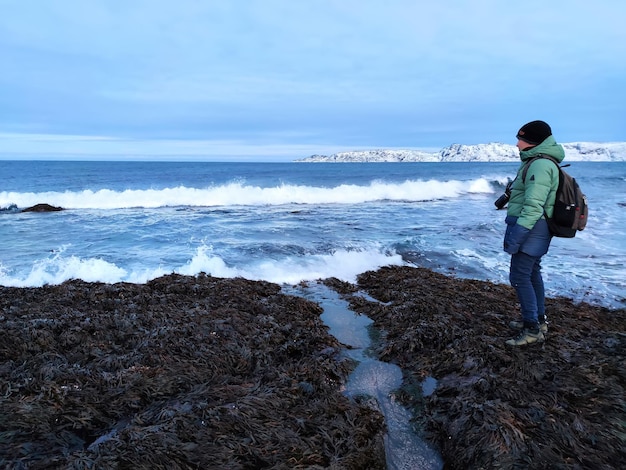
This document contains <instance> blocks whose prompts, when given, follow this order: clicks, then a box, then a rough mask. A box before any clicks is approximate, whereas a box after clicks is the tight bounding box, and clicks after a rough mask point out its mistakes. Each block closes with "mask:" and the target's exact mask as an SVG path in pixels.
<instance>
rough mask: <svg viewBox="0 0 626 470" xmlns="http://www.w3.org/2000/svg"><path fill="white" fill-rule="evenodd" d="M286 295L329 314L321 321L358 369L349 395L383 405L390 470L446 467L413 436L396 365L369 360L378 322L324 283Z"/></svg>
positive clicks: (426, 385) (288, 291)
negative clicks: (397, 396)
mask: <svg viewBox="0 0 626 470" xmlns="http://www.w3.org/2000/svg"><path fill="white" fill-rule="evenodd" d="M283 292H285V293H286V294H291V295H299V296H301V297H304V298H306V299H308V300H311V301H313V302H316V303H317V304H319V305H320V306H321V307H322V308H323V309H324V312H323V313H322V315H321V319H322V321H323V322H324V323H325V324H326V325H327V326H328V327H329V329H330V333H331V334H332V335H333V336H334V337H335V338H337V339H338V340H339V341H340V342H341V343H343V344H344V345H346V346H349V347H350V348H351V349H346V350H345V354H346V355H347V356H348V357H350V358H352V359H354V360H355V361H358V363H359V364H358V365H357V367H356V369H355V370H354V371H353V372H352V374H350V377H349V378H348V383H347V384H346V388H345V390H344V393H345V394H346V395H347V396H350V397H353V396H359V395H367V396H370V397H372V398H374V399H376V401H377V402H378V406H379V408H380V411H381V413H382V414H383V416H384V417H385V423H386V425H387V433H386V435H385V437H384V441H385V454H386V460H387V468H389V469H391V470H409V469H410V470H422V469H424V470H431V469H433V470H434V469H437V470H439V469H441V468H443V462H442V459H441V457H440V455H439V454H438V453H437V452H436V451H435V450H434V449H433V448H432V447H431V446H430V445H429V444H427V443H426V442H425V441H423V440H422V439H420V437H419V436H418V435H417V434H416V433H415V432H414V431H413V429H412V426H411V423H410V419H411V413H410V412H409V411H408V410H407V409H406V408H404V407H403V406H402V405H401V404H399V403H397V402H396V401H395V400H394V399H393V395H392V392H393V391H394V390H397V389H398V388H400V386H401V384H402V370H401V369H400V368H399V367H398V366H396V365H394V364H389V363H386V362H381V361H378V360H376V359H373V358H372V357H370V356H368V353H367V349H368V348H369V347H370V345H371V338H370V335H369V329H368V326H369V325H371V324H372V323H373V320H371V319H370V318H368V317H367V316H365V315H357V314H356V313H354V312H353V311H351V310H350V309H349V308H348V303H347V302H346V301H345V300H343V299H341V298H340V296H339V294H337V293H336V292H335V291H333V290H332V289H329V288H328V287H326V286H324V285H323V284H311V285H308V286H306V287H302V286H297V287H289V288H283ZM371 300H373V299H371ZM432 386H433V383H432V382H430V381H429V382H427V383H424V384H423V387H422V388H423V391H424V393H426V394H427V393H432ZM429 389H431V390H429Z"/></svg>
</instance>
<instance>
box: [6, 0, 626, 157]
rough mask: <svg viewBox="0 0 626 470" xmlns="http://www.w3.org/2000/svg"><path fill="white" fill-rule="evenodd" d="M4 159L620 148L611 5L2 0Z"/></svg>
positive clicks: (622, 40) (624, 100) (622, 124)
mask: <svg viewBox="0 0 626 470" xmlns="http://www.w3.org/2000/svg"><path fill="white" fill-rule="evenodd" d="M0 9H1V11H2V14H1V15H0V57H1V58H2V71H1V73H0V158H3V159H7V158H10V159H13V158H82V157H89V158H109V157H111V156H113V157H116V158H129V159H137V158H147V159H150V158H154V159H175V158H176V156H187V157H186V159H190V158H191V159H222V160H227V159H235V160H236V159H247V160H255V159H256V160H262V159H265V160H292V159H297V158H303V157H306V156H309V155H311V154H315V153H319V154H330V153H334V152H337V151H345V150H362V149H370V148H421V149H440V148H442V147H445V146H447V145H450V144H453V143H461V144H478V143H489V142H502V143H510V144H514V143H515V141H514V136H515V133H516V131H517V129H518V128H519V127H520V126H521V125H522V124H524V123H525V122H527V121H530V120H534V119H543V120H546V121H547V122H549V123H550V124H551V126H552V128H553V131H554V135H555V137H556V138H557V140H558V141H560V142H577V141H593V142H609V141H626V86H624V84H625V83H626V27H625V24H626V2H624V1H623V0H596V1H595V2H589V1H588V0H584V1H579V0H553V1H547V0H538V1H536V0H527V1H525V2H523V3H520V2H506V1H502V0H467V1H460V0H449V1H445V0H442V1H441V2H426V1H419V0H388V1H382V0H298V1H295V0H177V1H171V0H89V1H86V0H0Z"/></svg>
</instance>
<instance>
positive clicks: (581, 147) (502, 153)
mask: <svg viewBox="0 0 626 470" xmlns="http://www.w3.org/2000/svg"><path fill="white" fill-rule="evenodd" d="M563 148H564V149H565V159H566V160H569V161H590V162H592V161H593V162H621V161H626V142H608V143H596V142H573V143H569V144H563ZM518 159H519V152H518V150H517V147H515V146H514V145H508V144H500V143H491V144H477V145H462V144H452V145H450V146H449V147H445V148H443V149H441V150H440V151H439V152H435V153H428V152H423V151H420V150H398V149H389V150H383V149H379V150H360V151H353V152H340V153H335V154H333V155H328V156H326V155H312V156H310V157H307V158H303V159H300V160H296V161H297V162H337V163H340V162H509V161H511V162H514V161H517V160H518Z"/></svg>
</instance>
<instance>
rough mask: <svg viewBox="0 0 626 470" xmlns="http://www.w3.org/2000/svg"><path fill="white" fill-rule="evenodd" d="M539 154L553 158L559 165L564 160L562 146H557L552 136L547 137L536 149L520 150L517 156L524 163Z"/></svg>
mask: <svg viewBox="0 0 626 470" xmlns="http://www.w3.org/2000/svg"><path fill="white" fill-rule="evenodd" d="M540 153H542V154H544V155H548V156H550V157H552V158H554V159H555V160H556V161H557V162H559V163H561V162H562V161H563V159H564V158H565V150H563V146H562V145H560V144H557V143H556V140H555V139H554V137H553V136H549V137H548V138H547V139H546V140H544V141H543V142H541V143H540V144H539V145H537V146H536V147H532V148H529V149H528V150H521V151H520V153H519V154H520V158H521V159H522V161H523V162H524V161H526V160H528V159H529V158H532V157H535V156H537V155H539V154H540Z"/></svg>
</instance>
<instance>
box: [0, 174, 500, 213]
mask: <svg viewBox="0 0 626 470" xmlns="http://www.w3.org/2000/svg"><path fill="white" fill-rule="evenodd" d="M493 192H494V189H493V187H492V185H491V184H490V182H489V181H488V180H487V179H484V178H479V179H475V180H470V181H458V180H452V181H440V180H407V181H404V182H401V183H388V182H382V181H373V182H371V183H370V184H368V185H354V184H342V185H339V186H335V187H330V188H328V187H321V186H307V185H287V184H285V185H280V186H274V187H260V186H251V185H245V184H243V183H240V182H233V183H228V184H224V185H219V186H213V187H208V188H203V189H199V188H189V187H186V186H178V187H173V188H165V189H143V190H138V189H128V190H123V191H116V190H112V189H100V190H97V191H93V190H84V191H65V192H54V191H48V192H40V193H34V192H26V193H20V192H0V207H12V206H13V207H15V206H16V207H20V208H24V207H30V206H33V205H35V204H40V203H47V204H50V205H52V206H58V207H63V208H64V209H126V208H136V207H143V208H158V207H181V206H187V207H194V206H195V207H213V206H232V205H237V206H258V205H264V206H266V205H283V204H359V203H366V202H374V201H410V202H420V201H431V200H440V199H450V198H457V197H460V196H462V195H464V194H468V193H472V194H477V193H493Z"/></svg>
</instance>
